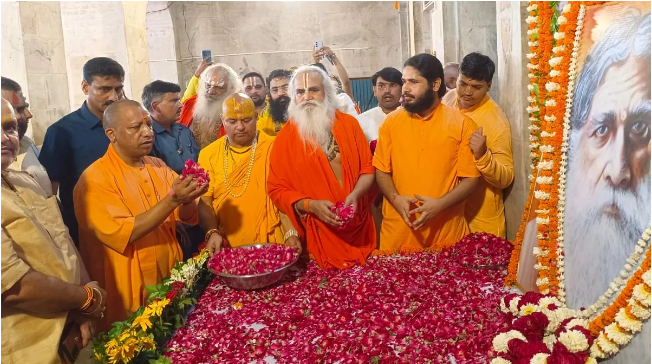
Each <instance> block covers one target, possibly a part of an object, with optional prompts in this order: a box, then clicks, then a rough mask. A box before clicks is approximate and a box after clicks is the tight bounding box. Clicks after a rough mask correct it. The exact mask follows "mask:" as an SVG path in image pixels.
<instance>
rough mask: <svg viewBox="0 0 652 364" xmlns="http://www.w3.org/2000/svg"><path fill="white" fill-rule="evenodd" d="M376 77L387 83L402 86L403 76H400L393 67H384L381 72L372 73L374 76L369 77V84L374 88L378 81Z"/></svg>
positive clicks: (399, 72)
mask: <svg viewBox="0 0 652 364" xmlns="http://www.w3.org/2000/svg"><path fill="white" fill-rule="evenodd" d="M378 77H381V78H382V79H383V80H385V81H387V82H393V83H396V84H399V85H401V86H403V75H402V74H401V71H399V70H397V69H396V68H394V67H385V68H383V69H382V70H380V71H378V72H376V73H374V75H373V76H371V83H372V84H373V85H374V86H376V81H377V80H378Z"/></svg>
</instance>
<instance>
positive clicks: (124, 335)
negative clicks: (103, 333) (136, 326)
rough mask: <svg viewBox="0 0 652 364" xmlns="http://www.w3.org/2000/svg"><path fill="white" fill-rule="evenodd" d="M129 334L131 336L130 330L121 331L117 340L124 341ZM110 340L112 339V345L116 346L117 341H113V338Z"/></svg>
mask: <svg viewBox="0 0 652 364" xmlns="http://www.w3.org/2000/svg"><path fill="white" fill-rule="evenodd" d="M129 336H131V331H129V330H127V331H125V332H123V333H122V334H120V337H119V338H118V340H119V341H120V342H124V341H125V340H127V339H128V338H129ZM112 341H114V344H113V346H114V347H118V342H117V341H115V339H113V340H112ZM109 343H110V342H109ZM107 345H108V344H107Z"/></svg>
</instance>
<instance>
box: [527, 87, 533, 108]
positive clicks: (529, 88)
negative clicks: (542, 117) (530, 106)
mask: <svg viewBox="0 0 652 364" xmlns="http://www.w3.org/2000/svg"><path fill="white" fill-rule="evenodd" d="M527 89H528V90H530V91H532V90H534V86H532V85H527ZM528 112H531V111H528Z"/></svg>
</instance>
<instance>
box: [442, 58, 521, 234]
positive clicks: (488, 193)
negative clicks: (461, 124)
mask: <svg viewBox="0 0 652 364" xmlns="http://www.w3.org/2000/svg"><path fill="white" fill-rule="evenodd" d="M495 69H496V66H495V65H494V63H493V61H492V60H491V58H489V57H487V56H485V55H482V54H480V53H477V52H474V53H470V54H467V55H466V56H465V57H464V59H463V60H462V64H461V65H460V74H459V77H458V78H457V88H456V89H453V90H451V91H450V92H448V93H447V94H446V96H444V98H443V99H442V100H441V102H442V104H444V105H446V106H450V107H452V108H455V109H457V110H459V111H460V112H461V113H462V114H464V115H466V116H468V117H470V118H471V120H473V121H474V122H475V123H476V124H477V125H478V126H480V128H479V129H478V130H476V131H475V132H474V133H473V135H471V138H470V143H469V147H470V148H471V152H473V159H474V160H475V165H476V167H477V168H478V170H479V171H480V174H481V175H482V178H481V179H480V182H479V183H478V188H477V189H476V190H475V191H473V193H472V194H471V196H469V198H468V199H467V200H466V206H465V215H466V221H467V222H468V223H469V229H470V230H471V232H474V233H475V232H488V233H492V234H494V235H496V236H500V237H502V238H504V237H505V235H506V234H505V205H504V203H503V190H504V189H505V188H507V187H509V185H511V184H512V181H513V180H514V160H513V159H512V133H511V132H510V128H509V120H507V116H505V113H504V112H503V110H501V109H500V106H498V104H496V103H495V102H494V100H492V99H491V97H490V96H489V90H490V89H491V80H492V78H493V75H494V70H495Z"/></svg>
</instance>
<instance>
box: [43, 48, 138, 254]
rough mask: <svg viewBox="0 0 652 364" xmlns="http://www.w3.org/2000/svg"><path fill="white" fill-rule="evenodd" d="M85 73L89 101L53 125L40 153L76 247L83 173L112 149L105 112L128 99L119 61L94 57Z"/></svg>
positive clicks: (85, 91)
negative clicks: (77, 190) (76, 196)
mask: <svg viewBox="0 0 652 364" xmlns="http://www.w3.org/2000/svg"><path fill="white" fill-rule="evenodd" d="M82 73H83V80H82V83H81V86H82V90H83V91H84V94H85V95H86V101H84V103H83V104H82V106H81V108H79V110H76V111H74V112H72V113H70V114H68V115H66V116H64V117H63V118H62V119H61V120H59V121H57V122H56V123H54V124H52V125H50V127H49V128H48V130H47V132H46V133H45V139H44V140H43V147H42V148H41V153H40V154H39V161H40V162H41V164H42V165H43V167H45V169H46V170H47V172H48V175H49V177H50V180H51V181H52V193H54V194H55V195H56V194H57V191H58V192H59V198H60V199H61V210H62V213H63V221H64V222H65V223H66V226H67V227H68V229H69V230H70V236H72V238H73V240H74V241H75V244H79V239H78V238H77V235H78V234H77V219H75V209H74V206H73V201H72V191H73V188H74V187H75V184H76V183H77V180H78V179H79V177H80V176H81V174H82V172H84V170H85V169H86V168H87V167H88V166H90V165H91V164H92V163H93V162H95V161H96V160H97V159H99V158H100V157H102V155H104V153H106V150H107V148H108V146H109V140H108V139H107V138H106V135H105V134H104V129H103V128H102V120H103V113H104V110H106V108H107V107H108V106H109V105H111V104H112V103H113V102H115V101H118V100H122V99H124V98H125V94H124V77H125V71H124V69H123V68H122V66H121V65H120V64H119V63H118V62H116V61H114V60H112V59H111V58H106V57H97V58H93V59H91V60H89V61H88V62H86V64H85V65H84V68H83V72H82Z"/></svg>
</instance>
